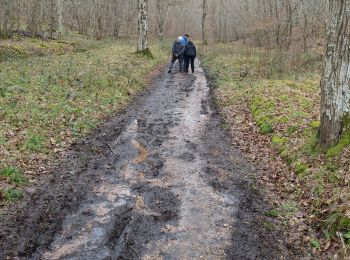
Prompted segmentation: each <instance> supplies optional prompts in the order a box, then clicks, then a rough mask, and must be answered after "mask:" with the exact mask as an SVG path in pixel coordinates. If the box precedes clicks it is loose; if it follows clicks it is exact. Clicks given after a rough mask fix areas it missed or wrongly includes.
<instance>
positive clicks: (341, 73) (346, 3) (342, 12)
mask: <svg viewBox="0 0 350 260" xmlns="http://www.w3.org/2000/svg"><path fill="white" fill-rule="evenodd" d="M329 4H330V7H329V8H330V21H329V25H328V28H327V51H326V55H325V64H324V70H323V75H322V80H321V91H322V94H321V126H320V144H321V146H322V147H323V148H325V149H327V148H329V147H331V146H334V145H336V144H338V142H339V140H340V138H341V137H342V135H344V134H346V133H350V85H349V83H350V42H349V41H350V27H349V20H350V0H342V1H340V0H330V1H329Z"/></svg>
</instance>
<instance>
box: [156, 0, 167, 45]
mask: <svg viewBox="0 0 350 260" xmlns="http://www.w3.org/2000/svg"><path fill="white" fill-rule="evenodd" d="M156 9H157V17H156V18H157V26H158V39H159V41H160V42H161V41H163V36H164V26H165V21H166V18H167V17H168V13H169V3H168V1H164V0H157V1H156Z"/></svg>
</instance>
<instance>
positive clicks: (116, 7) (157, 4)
mask: <svg viewBox="0 0 350 260" xmlns="http://www.w3.org/2000/svg"><path fill="white" fill-rule="evenodd" d="M327 3H328V1H326V0H310V1H305V0H203V1H202V0H192V1H183V0H164V1H163V0H162V1H161V0H150V1H149V8H148V9H149V12H148V16H149V26H148V27H149V35H150V36H151V37H154V38H159V39H163V38H169V37H171V38H173V37H175V36H176V35H178V34H181V33H184V32H188V33H190V34H191V35H192V36H193V37H194V38H197V39H198V38H202V37H204V38H208V39H205V40H208V41H214V42H228V41H237V40H242V41H249V42H250V43H252V44H254V45H256V46H266V47H269V48H272V47H280V48H286V49H288V48H292V47H298V48H303V49H304V50H306V49H307V48H310V47H312V46H314V45H315V44H319V43H320V42H319V39H320V38H322V37H323V36H324V34H325V28H326V22H327V13H328V5H327ZM137 4H138V3H137V1H130V0H103V1H100V0H87V1H85V0H84V1H81V0H65V1H64V0H39V1H36V0H35V1H34V0H29V1H28V0H1V1H0V17H1V18H0V19H1V26H0V34H1V36H2V37H3V38H4V37H5V38H6V37H11V35H12V33H13V32H16V31H20V32H22V33H25V34H30V35H32V36H33V35H34V36H35V35H36V36H41V37H56V36H57V35H59V34H60V33H65V32H68V31H76V32H79V33H80V34H82V35H86V36H87V37H93V38H95V39H102V38H107V37H110V38H133V37H135V36H136V35H137V27H136V24H137V17H138V16H137ZM203 18H204V21H203ZM203 22H204V23H203ZM202 24H203V25H204V30H203V31H204V35H202Z"/></svg>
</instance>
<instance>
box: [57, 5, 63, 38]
mask: <svg viewBox="0 0 350 260" xmlns="http://www.w3.org/2000/svg"><path fill="white" fill-rule="evenodd" d="M57 33H58V37H62V35H63V0H57Z"/></svg>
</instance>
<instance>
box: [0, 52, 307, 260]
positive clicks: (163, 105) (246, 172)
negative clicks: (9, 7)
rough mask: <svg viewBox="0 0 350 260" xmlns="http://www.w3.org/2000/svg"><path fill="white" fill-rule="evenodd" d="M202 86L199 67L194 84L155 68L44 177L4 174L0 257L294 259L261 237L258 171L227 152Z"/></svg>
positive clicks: (278, 241)
mask: <svg viewBox="0 0 350 260" xmlns="http://www.w3.org/2000/svg"><path fill="white" fill-rule="evenodd" d="M114 48H118V47H114ZM112 50H113V49H112ZM96 51H97V52H99V51H102V50H100V49H97V50H96ZM72 55H75V54H72ZM78 55H81V54H78ZM85 55H86V54H85ZM106 55H107V54H106ZM108 56H111V51H108ZM49 58H52V57H47V59H49ZM70 58H71V57H70ZM35 59H36V58H35ZM45 59H46V58H44V60H40V61H43V63H44V64H43V65H44V67H41V71H46V70H45V69H44V68H47V67H48V65H47V64H46V63H45ZM61 59H63V60H65V57H64V56H63V57H61ZM96 59H98V58H96ZM138 59H140V60H142V59H143V58H137V59H136V60H138ZM79 60H80V59H79ZM108 60H110V59H108ZM112 60H113V59H112ZM19 62H21V63H22V62H29V60H27V61H22V60H21V61H19ZM116 62H117V61H116ZM101 63H103V61H100V63H98V64H101ZM145 63H147V62H146V61H145ZM45 64H46V66H45ZM63 64H65V63H63ZM113 64H114V63H113ZM85 66H86V65H85ZM111 66H112V65H111ZM52 67H54V66H51V67H50V68H52ZM105 67H107V66H105ZM32 73H34V72H32ZM101 73H102V72H101ZM126 73H127V72H126ZM130 73H132V70H131V71H130ZM6 75H7V74H6ZM44 75H45V74H44ZM54 75H56V74H54ZM98 75H100V74H98ZM101 75H104V73H102V74H101ZM51 77H52V76H51ZM85 78H86V77H82V79H85ZM73 79H74V78H73ZM30 82H31V81H30ZM209 86H210V84H208V82H207V79H206V76H205V74H204V72H203V70H202V68H201V66H200V64H199V63H197V71H196V73H195V74H194V75H184V74H180V73H174V74H168V73H166V71H165V70H162V72H160V73H159V74H158V75H157V76H156V77H155V78H154V79H153V80H152V81H151V84H150V88H149V89H148V90H147V91H145V92H141V94H138V95H137V97H136V98H134V100H133V101H132V103H131V104H129V105H128V106H127V107H126V108H125V109H124V110H123V112H119V113H117V114H116V115H115V116H112V117H109V118H106V119H105V121H104V123H102V124H99V125H98V126H97V127H95V128H94V130H92V131H90V133H87V134H85V137H80V138H79V137H76V141H74V142H72V143H71V145H70V146H69V148H66V149H64V148H62V149H63V150H64V151H65V152H61V153H60V154H59V156H56V157H53V158H55V160H54V161H52V160H51V164H50V167H49V168H48V169H47V173H46V174H43V173H38V174H37V175H35V176H40V177H39V178H38V177H35V176H32V177H30V176H28V175H25V173H23V178H26V179H28V181H27V182H26V183H16V182H15V184H12V182H11V176H12V175H11V174H10V175H9V176H6V178H5V179H4V181H8V182H9V184H8V185H15V188H16V189H21V190H22V192H23V196H22V199H20V200H17V202H16V203H13V202H12V203H10V204H9V201H8V200H5V202H4V203H5V204H4V207H3V214H2V215H1V216H0V217H1V221H0V223H1V224H0V225H1V226H0V227H1V228H0V230H1V231H0V248H1V251H0V252H1V253H0V258H4V257H8V258H14V257H20V258H35V259H37V258H40V259H135V258H136V259H137V258H143V259H159V258H175V259H189V258H205V259H227V258H228V259H281V258H282V259H283V258H285V259H293V258H299V257H300V256H302V255H303V254H304V253H303V252H298V251H296V250H294V249H293V248H290V247H288V246H287V245H286V244H285V243H284V237H283V233H282V232H281V231H280V229H271V226H277V225H278V224H277V223H274V219H273V218H272V217H271V216H268V215H266V214H264V213H265V212H267V211H269V210H270V208H269V205H268V203H267V202H265V201H264V196H265V195H264V194H262V193H261V192H259V190H258V189H257V188H256V185H255V182H254V176H258V172H259V170H258V169H257V168H255V167H254V165H253V164H252V163H251V162H249V161H248V160H246V159H244V156H243V155H242V153H241V152H240V151H239V149H237V148H236V147H234V146H232V145H231V139H230V137H229V136H228V134H227V131H226V130H225V129H224V128H223V125H224V123H223V122H222V120H221V117H220V114H219V111H218V110H217V107H216V106H215V104H214V102H213V100H214V98H213V96H212V91H210V87H209ZM28 92H30V91H28ZM6 93H10V92H6ZM66 95H67V94H66V93H65V94H64V97H67V96H66ZM27 96H28V94H27ZM6 97H8V96H7V95H5V96H4V98H6ZM61 98H62V97H61ZM42 99H43V100H45V98H44V97H42ZM81 102H82V103H83V101H81ZM108 104H115V102H110V103H108ZM98 106H101V104H95V105H94V107H95V110H96V108H97V107H98ZM81 110H83V111H85V109H81ZM108 111H109V112H110V113H113V112H112V111H114V110H113V109H112V108H111V109H110V110H108ZM96 112H97V113H98V110H97V111H96ZM82 114H83V113H82ZM90 115H93V113H91V114H90ZM80 116H81V115H79V116H78V115H77V116H76V117H75V118H80ZM85 120H87V119H85ZM73 122H74V121H73ZM83 122H85V121H83ZM54 127H59V125H57V126H56V125H55V126H54ZM44 140H45V139H44ZM17 147H18V146H17ZM40 150H41V149H39V150H38V153H39V154H40V152H39V151H40ZM48 160H49V159H48ZM8 161H9V162H10V160H8ZM14 161H15V160H14ZM49 161H50V160H49ZM42 165H45V164H44V163H43V164H42ZM41 167H43V166H41ZM39 169H40V168H39ZM33 171H34V169H33ZM20 176H22V175H20ZM28 182H29V183H28Z"/></svg>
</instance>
